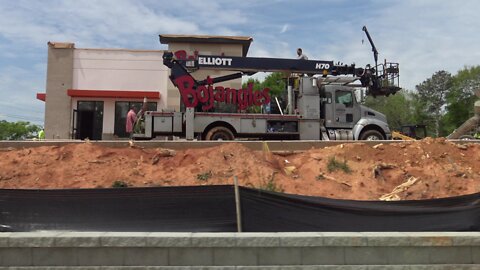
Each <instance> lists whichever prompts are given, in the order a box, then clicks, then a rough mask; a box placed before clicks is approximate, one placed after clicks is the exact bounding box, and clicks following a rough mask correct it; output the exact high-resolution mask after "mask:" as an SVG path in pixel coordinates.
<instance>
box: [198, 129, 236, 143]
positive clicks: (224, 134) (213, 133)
mask: <svg viewBox="0 0 480 270" xmlns="http://www.w3.org/2000/svg"><path fill="white" fill-rule="evenodd" d="M234 138H235V136H234V135H233V133H232V131H231V130H230V129H228V128H226V127H221V126H220V127H214V128H212V129H210V130H209V131H208V132H207V135H206V136H205V140H207V141H216V140H224V141H231V140H233V139H234Z"/></svg>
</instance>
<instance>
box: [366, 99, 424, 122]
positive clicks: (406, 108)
mask: <svg viewBox="0 0 480 270" xmlns="http://www.w3.org/2000/svg"><path fill="white" fill-rule="evenodd" d="M416 98H417V97H416V95H415V94H413V93H411V92H408V91H406V90H402V91H399V92H397V93H396V94H395V95H391V96H388V97H384V96H380V97H376V98H374V97H371V96H368V97H367V98H366V99H365V103H364V105H365V106H367V107H370V108H372V109H374V110H377V111H379V112H381V113H383V114H385V115H386V116H387V120H388V125H389V126H390V128H391V129H392V130H400V127H401V126H402V125H406V124H419V123H423V121H424V119H423V118H425V114H424V113H423V112H420V111H421V110H420V109H419V107H420V106H419V105H418V102H417V100H416Z"/></svg>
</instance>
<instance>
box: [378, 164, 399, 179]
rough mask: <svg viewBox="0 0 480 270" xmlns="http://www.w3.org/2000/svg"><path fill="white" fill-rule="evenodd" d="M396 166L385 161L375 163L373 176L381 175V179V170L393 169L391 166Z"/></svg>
mask: <svg viewBox="0 0 480 270" xmlns="http://www.w3.org/2000/svg"><path fill="white" fill-rule="evenodd" d="M396 167H397V166H395V165H393V164H387V163H380V164H377V165H375V166H374V167H373V177H374V178H378V177H381V178H382V179H383V175H382V171H383V170H389V169H393V168H396Z"/></svg>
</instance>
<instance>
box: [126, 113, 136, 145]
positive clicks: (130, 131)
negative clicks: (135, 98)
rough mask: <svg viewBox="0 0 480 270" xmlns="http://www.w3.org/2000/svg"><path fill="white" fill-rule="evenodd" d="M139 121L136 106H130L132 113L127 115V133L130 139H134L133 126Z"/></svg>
mask: <svg viewBox="0 0 480 270" xmlns="http://www.w3.org/2000/svg"><path fill="white" fill-rule="evenodd" d="M135 121H137V114H136V112H135V106H133V105H132V106H130V111H128V113H127V123H126V131H127V133H128V135H129V137H130V139H133V125H134V124H135Z"/></svg>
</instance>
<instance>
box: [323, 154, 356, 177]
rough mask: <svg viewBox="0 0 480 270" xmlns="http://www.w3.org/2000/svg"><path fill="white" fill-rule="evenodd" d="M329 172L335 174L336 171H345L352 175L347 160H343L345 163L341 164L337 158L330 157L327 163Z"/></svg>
mask: <svg viewBox="0 0 480 270" xmlns="http://www.w3.org/2000/svg"><path fill="white" fill-rule="evenodd" d="M327 170H328V172H334V171H338V170H340V171H343V172H345V173H351V172H352V169H350V167H349V166H348V164H347V160H343V162H340V161H338V160H336V159H335V157H330V158H329V159H328V163H327Z"/></svg>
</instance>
